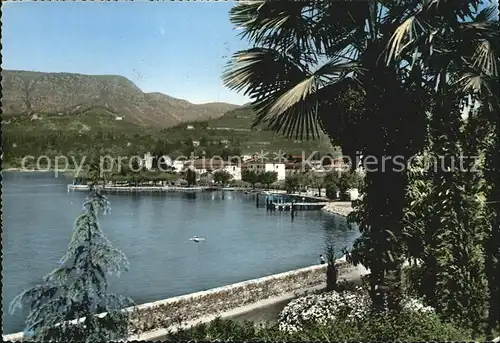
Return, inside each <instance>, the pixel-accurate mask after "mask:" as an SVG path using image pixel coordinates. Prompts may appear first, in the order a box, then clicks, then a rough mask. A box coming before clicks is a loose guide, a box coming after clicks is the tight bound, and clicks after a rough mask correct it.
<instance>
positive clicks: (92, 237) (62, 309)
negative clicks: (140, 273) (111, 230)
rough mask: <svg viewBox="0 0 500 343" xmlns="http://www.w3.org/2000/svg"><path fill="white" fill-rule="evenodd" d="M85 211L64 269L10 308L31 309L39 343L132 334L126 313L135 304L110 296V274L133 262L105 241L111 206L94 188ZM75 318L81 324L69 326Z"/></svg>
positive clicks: (30, 329)
mask: <svg viewBox="0 0 500 343" xmlns="http://www.w3.org/2000/svg"><path fill="white" fill-rule="evenodd" d="M84 209H85V212H84V213H83V214H81V215H80V216H79V217H78V218H77V220H76V222H75V230H74V232H73V236H72V238H71V241H70V243H69V246H68V251H67V252H66V254H65V255H64V256H63V257H62V258H61V260H60V261H59V266H58V267H57V268H55V269H54V270H53V271H52V272H51V273H49V274H48V275H47V276H45V278H44V279H43V282H42V283H41V284H39V285H37V286H35V287H32V288H30V289H28V290H25V291H23V292H22V293H20V294H19V295H18V296H17V297H16V298H14V300H13V301H12V303H11V305H10V311H11V313H12V312H14V311H15V310H16V308H21V307H22V306H23V305H27V307H28V311H29V314H28V316H27V318H26V320H25V324H26V329H25V334H26V335H28V336H32V337H31V339H33V340H35V341H46V340H52V341H70V340H77V341H85V342H93V341H109V340H117V339H123V337H125V336H126V334H127V330H128V326H127V324H128V315H127V313H126V312H123V311H120V310H121V309H123V308H125V307H127V306H130V305H132V304H133V302H132V300H131V299H129V298H126V297H124V296H121V295H117V294H113V293H108V275H109V274H116V275H119V274H120V271H121V270H123V269H125V270H126V269H128V261H127V258H126V257H125V255H124V254H123V253H122V252H120V251H119V250H117V249H115V248H113V247H112V245H111V243H110V242H109V240H108V239H107V238H106V237H105V236H104V234H103V232H102V231H101V229H100V226H99V222H98V218H97V216H98V213H99V212H103V213H104V214H106V213H108V212H109V209H110V207H109V202H108V200H107V199H106V197H104V196H103V195H101V194H99V193H98V192H97V191H95V190H94V189H92V190H91V193H90V197H89V199H88V200H87V201H86V202H85V204H84ZM103 312H106V315H105V316H98V314H100V313H103ZM73 319H76V320H77V323H78V324H76V325H75V324H74V323H73V324H72V323H70V322H69V321H71V320H73Z"/></svg>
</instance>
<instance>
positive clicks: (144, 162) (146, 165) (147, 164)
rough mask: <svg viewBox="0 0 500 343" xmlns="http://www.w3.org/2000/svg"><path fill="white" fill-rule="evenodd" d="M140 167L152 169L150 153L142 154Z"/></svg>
mask: <svg viewBox="0 0 500 343" xmlns="http://www.w3.org/2000/svg"><path fill="white" fill-rule="evenodd" d="M141 167H144V168H146V169H147V170H151V169H153V156H152V155H151V153H149V152H148V153H146V154H144V158H143V159H142V163H141Z"/></svg>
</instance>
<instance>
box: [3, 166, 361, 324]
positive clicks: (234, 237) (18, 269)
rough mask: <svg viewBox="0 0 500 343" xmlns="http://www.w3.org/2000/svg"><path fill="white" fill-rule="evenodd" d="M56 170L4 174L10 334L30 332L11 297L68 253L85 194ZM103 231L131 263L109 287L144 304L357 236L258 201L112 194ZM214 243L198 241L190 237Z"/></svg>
mask: <svg viewBox="0 0 500 343" xmlns="http://www.w3.org/2000/svg"><path fill="white" fill-rule="evenodd" d="M69 182H70V180H68V179H64V178H61V177H60V178H58V179H56V178H54V176H53V174H51V173H17V172H6V173H3V208H2V211H3V222H2V225H3V289H2V297H3V304H2V306H3V332H4V333H14V332H18V331H22V330H23V327H24V326H23V322H24V317H23V314H22V313H21V312H20V311H18V312H16V313H15V314H14V315H10V314H9V313H8V307H9V304H10V302H11V300H12V299H13V297H14V296H15V295H16V294H18V293H19V292H20V291H21V290H22V289H25V288H27V287H31V286H33V285H35V284H37V283H38V282H39V281H40V280H41V278H42V277H43V276H44V275H46V274H47V273H49V272H50V271H51V270H52V269H53V268H54V267H55V266H56V265H57V262H58V261H59V259H60V257H61V256H62V255H63V254H64V252H65V251H66V248H67V245H68V243H69V239H70V237H71V234H72V231H73V224H74V221H75V218H76V217H77V216H78V215H79V214H80V213H81V211H82V204H83V202H84V200H85V197H86V196H87V194H86V193H85V192H69V193H68V192H67V184H68V183H69ZM109 200H110V202H111V213H110V214H108V215H106V216H103V217H101V220H100V223H101V228H102V230H103V231H104V233H105V234H106V236H107V237H108V238H109V239H110V241H111V242H112V244H113V245H114V246H115V247H116V248H119V249H121V250H122V251H123V252H124V253H125V254H126V255H127V257H128V259H129V261H130V270H129V271H128V272H126V273H123V274H122V276H121V277H120V278H113V279H112V280H111V290H112V291H114V292H116V293H121V294H123V295H127V296H130V297H131V298H132V299H134V301H135V302H136V303H144V302H149V301H154V300H160V299H164V298H168V297H172V296H177V295H182V294H187V293H192V292H197V291H202V290H206V289H210V288H214V287H218V286H222V285H226V284H231V283H235V282H240V281H244V280H249V279H253V278H258V277H263V276H267V275H271V274H275V273H280V272H285V271H289V270H292V269H297V268H301V267H306V266H309V265H312V264H315V263H318V255H319V254H321V253H324V246H325V236H326V234H327V233H330V234H333V236H334V237H335V239H336V242H337V247H338V248H339V251H340V249H341V248H342V247H344V246H348V247H350V246H351V245H352V243H353V241H354V239H355V238H356V237H357V236H358V233H357V231H356V230H350V229H348V228H347V225H346V222H345V220H344V219H343V218H341V217H338V216H333V215H329V214H325V213H322V212H319V211H309V212H308V211H304V212H297V213H296V216H295V218H294V220H293V221H292V220H291V216H290V213H289V212H267V211H266V210H265V209H264V208H256V207H255V198H254V195H251V194H243V193H238V192H225V193H222V192H214V193H212V192H199V193H196V194H186V193H168V194H163V195H160V194H157V195H154V194H153V195H152V194H141V195H133V194H122V195H109ZM194 235H198V236H201V237H206V241H202V242H200V243H195V242H192V241H190V240H189V238H190V237H192V236H194Z"/></svg>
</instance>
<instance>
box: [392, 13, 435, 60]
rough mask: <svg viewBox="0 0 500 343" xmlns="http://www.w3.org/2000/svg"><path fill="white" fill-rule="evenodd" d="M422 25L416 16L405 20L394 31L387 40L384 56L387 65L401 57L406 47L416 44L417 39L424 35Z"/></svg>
mask: <svg viewBox="0 0 500 343" xmlns="http://www.w3.org/2000/svg"><path fill="white" fill-rule="evenodd" d="M426 33H427V32H426V30H425V28H424V26H423V24H422V23H421V22H420V21H419V19H418V17H417V16H412V17H409V18H408V19H406V20H405V21H404V22H403V23H402V24H401V25H400V26H399V27H398V28H397V29H396V30H395V31H394V34H393V35H392V37H391V38H390V40H389V44H388V52H387V55H386V62H387V65H389V64H390V62H392V61H393V60H394V59H397V58H399V57H401V54H402V53H403V52H404V51H406V49H407V47H409V46H411V45H412V43H414V42H416V41H417V39H418V38H419V37H421V36H422V35H424V34H426Z"/></svg>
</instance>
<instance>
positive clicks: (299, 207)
mask: <svg viewBox="0 0 500 343" xmlns="http://www.w3.org/2000/svg"><path fill="white" fill-rule="evenodd" d="M264 194H265V197H264V205H265V208H266V209H267V210H269V211H290V212H292V215H293V213H294V212H295V211H311V210H321V209H322V208H323V207H325V206H326V205H327V204H328V201H324V200H323V199H321V198H312V197H307V196H300V195H293V194H283V193H264ZM320 200H323V201H320ZM256 205H257V207H259V196H258V195H257V197H256Z"/></svg>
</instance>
